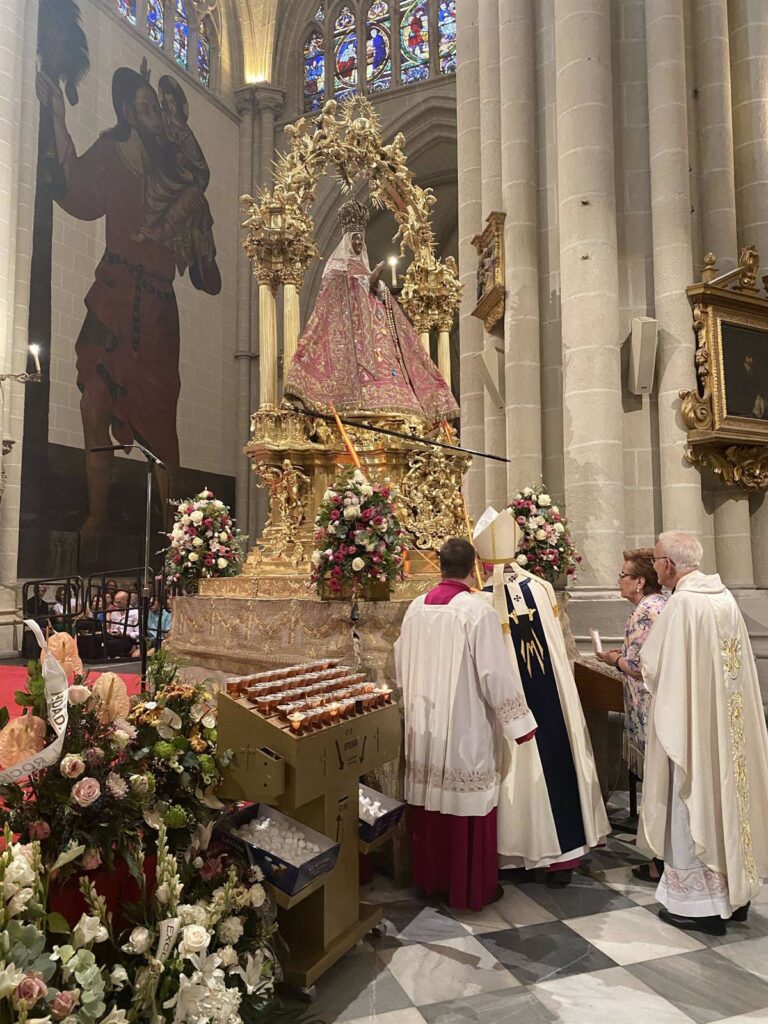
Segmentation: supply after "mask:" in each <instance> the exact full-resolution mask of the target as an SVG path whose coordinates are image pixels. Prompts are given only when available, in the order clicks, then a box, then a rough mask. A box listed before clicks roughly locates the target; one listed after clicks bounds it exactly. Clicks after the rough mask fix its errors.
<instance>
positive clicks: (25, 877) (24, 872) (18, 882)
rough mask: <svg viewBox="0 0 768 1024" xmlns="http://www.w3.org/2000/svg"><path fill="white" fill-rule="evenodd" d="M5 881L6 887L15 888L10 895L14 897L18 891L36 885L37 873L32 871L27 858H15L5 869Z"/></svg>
mask: <svg viewBox="0 0 768 1024" xmlns="http://www.w3.org/2000/svg"><path fill="white" fill-rule="evenodd" d="M4 881H5V884H6V886H8V885H10V886H12V887H13V888H12V889H11V892H10V893H9V895H12V893H13V892H15V891H16V889H22V888H25V887H26V886H29V885H34V884H35V872H34V871H33V870H32V868H31V867H30V865H29V861H28V860H27V859H26V858H25V857H14V858H13V860H12V861H11V863H10V864H9V865H8V867H7V868H6V869H5V875H4ZM6 891H8V890H6Z"/></svg>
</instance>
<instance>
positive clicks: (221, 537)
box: [219, 530, 229, 540]
mask: <svg viewBox="0 0 768 1024" xmlns="http://www.w3.org/2000/svg"><path fill="white" fill-rule="evenodd" d="M228 536H229V534H228V533H227V532H226V530H222V531H221V533H220V534H219V540H226V539H227V538H228Z"/></svg>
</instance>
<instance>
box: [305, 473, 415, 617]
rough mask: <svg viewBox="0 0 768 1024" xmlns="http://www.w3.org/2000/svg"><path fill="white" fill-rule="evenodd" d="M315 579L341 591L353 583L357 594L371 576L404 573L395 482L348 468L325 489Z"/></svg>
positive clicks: (382, 577) (378, 578)
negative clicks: (370, 478) (386, 482)
mask: <svg viewBox="0 0 768 1024" xmlns="http://www.w3.org/2000/svg"><path fill="white" fill-rule="evenodd" d="M315 544H317V548H316V549H315V551H313V552H312V576H311V582H312V584H314V586H315V587H316V588H317V590H318V592H319V593H321V594H322V593H323V591H324V588H325V586H326V585H327V586H328V587H329V588H330V590H331V592H332V593H334V594H338V593H340V592H341V590H342V589H343V586H344V583H345V582H348V583H349V584H350V589H351V592H352V596H353V597H356V596H357V595H358V594H359V593H360V591H361V590H362V588H363V586H364V584H365V583H366V582H367V581H368V580H376V581H380V582H390V583H391V582H392V581H394V580H396V579H402V576H403V560H404V555H405V545H404V543H403V534H402V530H401V527H400V523H399V522H398V520H397V516H396V515H395V512H394V509H393V507H392V493H391V490H390V488H389V487H387V486H383V487H382V486H380V485H379V484H370V483H369V482H368V481H367V480H366V478H365V476H364V475H363V473H361V472H360V470H359V469H355V470H347V471H346V472H345V473H344V474H343V475H342V476H341V478H340V479H339V480H338V481H336V483H335V484H334V486H333V487H330V488H328V490H327V491H326V492H325V494H324V495H323V500H322V502H321V504H320V507H319V509H318V512H317V517H316V519H315Z"/></svg>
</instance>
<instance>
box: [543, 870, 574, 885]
mask: <svg viewBox="0 0 768 1024" xmlns="http://www.w3.org/2000/svg"><path fill="white" fill-rule="evenodd" d="M572 879H573V869H572V868H566V869H565V870H562V871H548V872H547V888H548V889H565V887H566V886H567V885H570V884H571V881H572Z"/></svg>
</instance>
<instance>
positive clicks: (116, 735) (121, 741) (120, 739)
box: [112, 729, 131, 750]
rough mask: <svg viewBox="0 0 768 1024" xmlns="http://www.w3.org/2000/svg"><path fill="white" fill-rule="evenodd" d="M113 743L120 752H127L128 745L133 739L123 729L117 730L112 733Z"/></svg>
mask: <svg viewBox="0 0 768 1024" xmlns="http://www.w3.org/2000/svg"><path fill="white" fill-rule="evenodd" d="M112 742H113V743H114V744H115V746H116V747H117V749H118V750H125V748H126V747H127V746H128V744H129V743H130V742H131V737H130V736H129V735H128V733H127V732H124V730H123V729H115V731H114V732H113V733H112Z"/></svg>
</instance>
